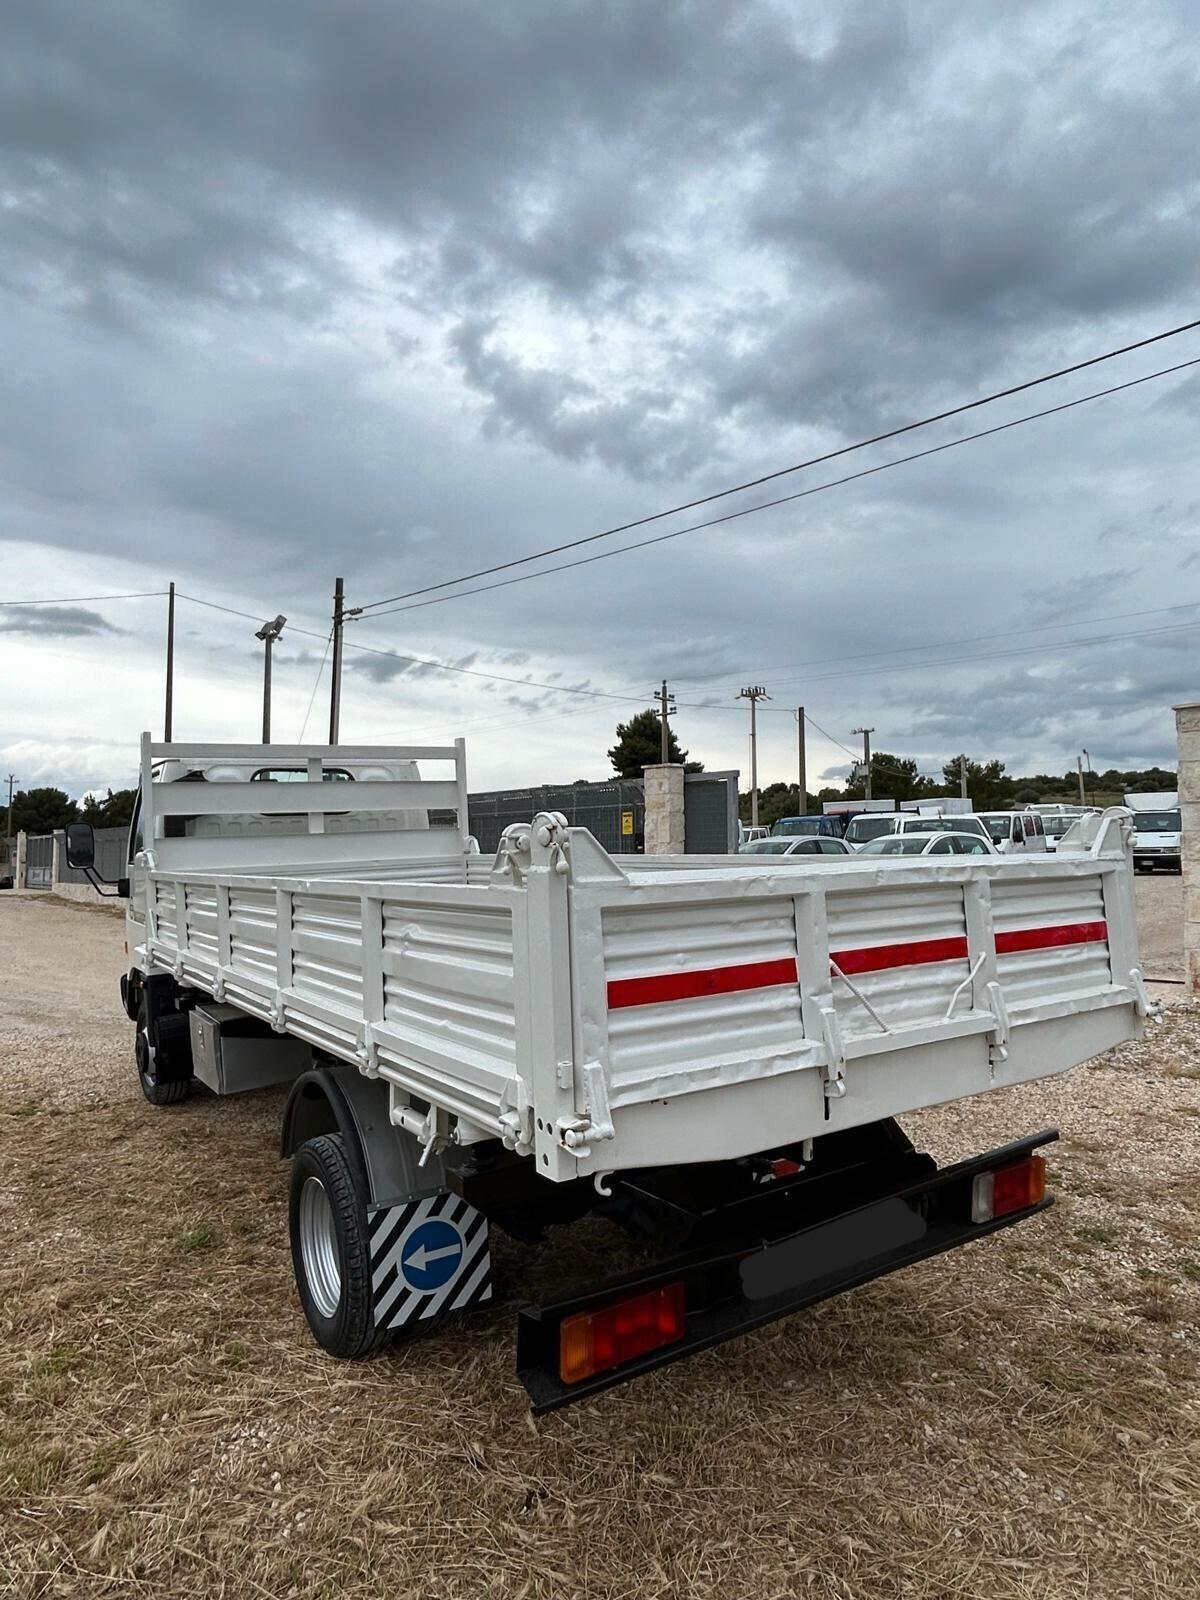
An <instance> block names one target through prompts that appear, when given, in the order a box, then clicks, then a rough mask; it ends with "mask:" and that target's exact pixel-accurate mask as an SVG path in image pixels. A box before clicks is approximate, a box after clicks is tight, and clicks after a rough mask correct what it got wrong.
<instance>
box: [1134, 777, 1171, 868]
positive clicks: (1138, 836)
mask: <svg viewBox="0 0 1200 1600" xmlns="http://www.w3.org/2000/svg"><path fill="white" fill-rule="evenodd" d="M1125 804H1126V805H1127V806H1128V807H1129V809H1130V811H1132V812H1133V868H1134V871H1135V872H1153V871H1154V869H1155V867H1166V868H1168V869H1169V870H1171V871H1174V872H1179V871H1181V870H1182V867H1183V847H1182V842H1181V841H1182V831H1181V830H1182V819H1181V815H1180V810H1179V794H1178V791H1176V790H1174V789H1164V790H1162V791H1161V792H1160V793H1158V794H1153V793H1151V794H1127V795H1126V796H1125Z"/></svg>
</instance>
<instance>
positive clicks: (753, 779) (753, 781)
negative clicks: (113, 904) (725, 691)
mask: <svg viewBox="0 0 1200 1600" xmlns="http://www.w3.org/2000/svg"><path fill="white" fill-rule="evenodd" d="M770 698H771V696H770V695H769V694H768V693H767V691H766V690H765V689H764V688H763V687H762V685H761V684H755V685H754V686H753V687H752V688H749V689H739V690H738V699H739V700H749V702H750V826H751V827H752V828H757V827H758V702H759V701H760V700H769V699H770Z"/></svg>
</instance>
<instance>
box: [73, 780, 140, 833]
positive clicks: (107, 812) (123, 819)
mask: <svg viewBox="0 0 1200 1600" xmlns="http://www.w3.org/2000/svg"><path fill="white" fill-rule="evenodd" d="M136 797H137V791H136V790H135V789H118V790H117V791H116V792H115V793H114V792H113V790H112V789H110V790H109V791H108V793H107V795H106V796H105V797H104V799H103V800H99V799H97V797H96V796H95V795H94V794H87V795H84V797H83V805H82V806H81V807H80V811H79V815H80V816H81V817H82V819H83V821H84V822H90V823H91V825H92V827H93V828H127V827H128V826H129V822H130V818H131V817H132V816H133V802H134V800H135V799H136Z"/></svg>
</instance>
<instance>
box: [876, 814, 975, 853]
mask: <svg viewBox="0 0 1200 1600" xmlns="http://www.w3.org/2000/svg"><path fill="white" fill-rule="evenodd" d="M897 833H899V834H907V833H977V834H978V835H979V837H980V838H981V839H987V838H989V834H988V831H987V829H986V828H985V827H984V825H983V823H982V822H981V821H980V820H979V818H978V817H976V816H950V815H947V816H932V817H930V816H922V815H921V814H920V812H918V811H876V812H874V813H873V814H871V813H865V812H863V813H860V814H859V815H858V816H857V817H851V819H850V826H849V827H848V828H847V829H846V843H847V844H848V845H850V846H851V847H852V848H853V849H855V850H861V849H862V847H863V846H864V845H865V844H866V843H868V841H869V840H871V839H886V838H887V837H888V835H889V834H897Z"/></svg>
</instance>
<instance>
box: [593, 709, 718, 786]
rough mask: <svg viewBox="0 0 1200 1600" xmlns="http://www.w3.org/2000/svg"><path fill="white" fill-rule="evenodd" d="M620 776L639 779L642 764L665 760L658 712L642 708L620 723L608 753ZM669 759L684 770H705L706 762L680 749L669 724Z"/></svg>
mask: <svg viewBox="0 0 1200 1600" xmlns="http://www.w3.org/2000/svg"><path fill="white" fill-rule="evenodd" d="M608 759H609V760H610V761H611V762H612V764H613V771H614V772H615V773H616V775H617V777H618V778H640V777H641V775H642V769H643V767H653V766H657V765H658V763H659V762H660V761H661V760H662V731H661V724H660V722H659V719H658V712H657V711H639V712H638V714H637V715H636V716H635V717H630V719H629V721H628V722H618V723H617V742H616V744H615V745H613V747H612V749H611V750H610V751H609V752H608ZM667 760H668V761H677V762H680V763H681V764H682V766H683V768H684V771H685V772H703V771H704V763H703V762H701V761H689V760H688V758H687V751H686V750H682V749H680V746H679V740H678V739H677V738H676V737H675V730H674V728H672V727H671V725H670V723H669V722H668V724H667Z"/></svg>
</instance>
